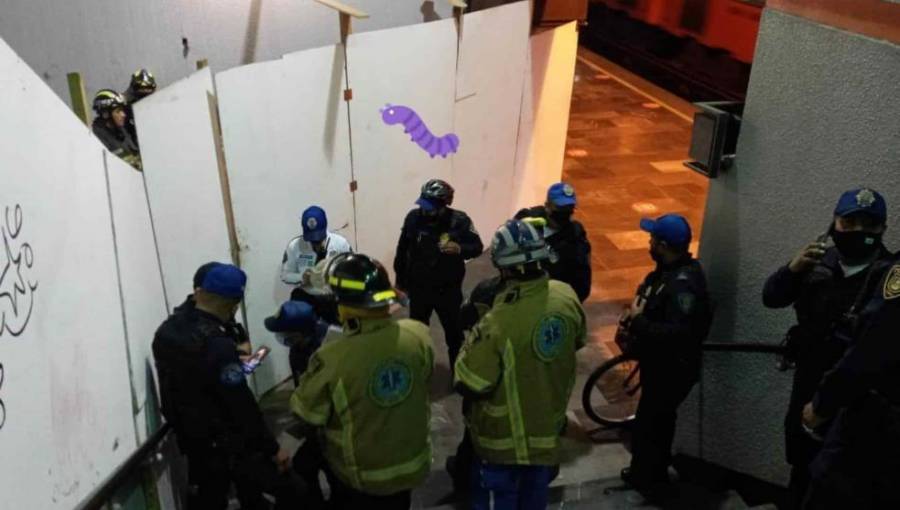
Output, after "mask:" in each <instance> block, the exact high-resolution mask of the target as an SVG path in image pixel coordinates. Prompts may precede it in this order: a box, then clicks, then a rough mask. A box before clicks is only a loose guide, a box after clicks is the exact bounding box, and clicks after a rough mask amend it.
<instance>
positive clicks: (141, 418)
mask: <svg viewBox="0 0 900 510" xmlns="http://www.w3.org/2000/svg"><path fill="white" fill-rule="evenodd" d="M105 159H106V176H107V179H108V181H109V199H110V204H111V210H112V221H113V228H114V234H115V242H116V255H117V257H118V263H119V266H118V267H119V278H120V281H121V282H122V304H123V307H124V318H125V336H126V338H127V340H128V346H129V349H128V355H129V358H130V362H131V363H130V367H131V384H132V388H133V392H134V397H133V398H134V404H135V411H136V414H135V422H136V423H135V424H136V426H137V432H138V441H139V442H143V441H144V439H146V438H147V436H148V435H149V434H151V433H152V432H153V427H154V426H155V424H157V423H159V416H154V415H153V414H154V413H155V412H156V410H155V406H154V404H153V403H154V401H155V400H154V399H155V397H156V395H155V394H154V392H155V391H156V385H155V380H154V374H155V373H156V371H155V370H154V369H153V360H152V354H151V349H150V345H151V343H152V342H153V334H154V333H155V332H156V328H157V327H159V325H160V324H161V323H162V321H163V320H165V318H166V316H167V312H166V300H165V296H164V293H163V285H162V274H161V273H160V269H159V259H158V258H157V256H156V244H155V243H154V242H153V228H152V226H151V223H150V211H149V209H148V208H147V195H146V193H145V191H144V178H143V175H142V174H141V173H140V172H138V171H136V170H134V169H133V168H131V166H129V165H128V164H127V163H125V162H124V161H122V160H120V159H119V158H117V157H115V156H113V155H111V154H109V153H107V154H106V158H105ZM148 400H149V402H148ZM148 413H149V415H148Z"/></svg>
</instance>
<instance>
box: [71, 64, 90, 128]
mask: <svg viewBox="0 0 900 510" xmlns="http://www.w3.org/2000/svg"><path fill="white" fill-rule="evenodd" d="M66 78H67V79H68V80H69V96H70V97H71V98H72V111H73V112H75V115H77V116H78V118H79V119H81V121H82V122H84V123H85V125H88V126H90V125H91V108H90V106H88V104H89V103H88V100H87V94H86V93H85V91H84V81H83V80H82V79H81V73H69V74H67V75H66Z"/></svg>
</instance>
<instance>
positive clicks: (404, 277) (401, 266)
mask: <svg viewBox="0 0 900 510" xmlns="http://www.w3.org/2000/svg"><path fill="white" fill-rule="evenodd" d="M442 241H453V242H456V243H457V244H459V246H460V249H461V251H460V253H459V254H458V255H449V254H445V253H441V250H440V247H439V245H440V243H441V242H442ZM482 251H484V246H483V245H482V244H481V238H480V237H479V236H478V232H477V231H476V230H475V227H474V225H472V220H471V219H469V216H468V215H466V213H464V212H462V211H458V210H455V209H451V208H449V207H448V208H446V209H445V210H444V211H443V212H442V213H441V214H440V215H439V216H438V217H437V219H436V220H435V221H429V220H428V219H427V218H426V217H425V216H424V215H423V214H421V213H420V211H419V210H418V209H415V210H412V211H410V212H409V214H407V215H406V220H405V221H404V222H403V230H402V231H401V232H400V240H399V242H398V243H397V254H396V256H395V258H394V271H395V272H396V275H397V287H399V288H401V289H404V290H406V291H407V292H408V294H409V316H410V318H412V319H415V320H418V321H420V322H423V323H425V324H428V323H429V321H430V319H431V313H432V312H437V314H438V318H439V319H440V321H441V326H443V328H444V337H445V339H446V341H447V349H448V351H449V354H450V363H451V366H453V363H454V361H455V360H456V356H457V354H458V353H459V349H460V347H461V346H462V340H463V338H462V329H461V327H460V323H459V310H460V306H461V305H462V302H463V295H462V282H463V278H464V277H465V274H466V266H465V261H466V260H467V259H472V258H475V257H477V256H479V255H481V252H482Z"/></svg>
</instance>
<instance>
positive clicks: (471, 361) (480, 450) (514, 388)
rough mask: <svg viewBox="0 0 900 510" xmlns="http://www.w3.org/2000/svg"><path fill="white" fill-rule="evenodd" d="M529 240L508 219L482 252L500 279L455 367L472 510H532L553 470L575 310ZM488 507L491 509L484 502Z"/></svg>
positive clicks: (530, 235)
mask: <svg viewBox="0 0 900 510" xmlns="http://www.w3.org/2000/svg"><path fill="white" fill-rule="evenodd" d="M548 259H549V252H548V250H547V247H546V245H545V244H544V240H543V238H542V237H541V235H540V234H539V233H538V231H537V230H536V229H535V228H534V227H533V226H531V225H530V224H528V223H525V222H522V221H518V220H511V221H508V222H506V224H505V225H503V226H502V227H500V229H499V230H498V231H497V233H496V234H495V235H494V239H493V242H492V245H491V260H492V261H493V263H494V265H495V266H496V267H497V268H498V269H499V270H500V275H501V279H502V280H504V283H503V285H501V287H500V291H499V293H498V294H497V296H496V298H495V299H494V302H493V306H492V307H491V309H490V311H488V312H487V314H485V315H484V316H483V317H482V318H481V320H480V321H479V322H478V323H477V324H476V325H475V327H474V328H473V329H472V330H471V332H470V334H469V336H468V337H467V339H466V344H465V346H464V348H463V352H462V353H461V354H460V358H459V359H458V360H457V362H456V384H457V387H460V388H461V390H462V391H463V394H464V395H465V396H466V398H467V400H468V405H467V406H466V407H467V409H466V424H467V426H468V429H469V434H470V435H471V439H472V444H473V446H474V447H475V453H476V460H475V465H474V466H473V469H472V483H471V495H472V508H473V509H475V510H480V509H487V508H495V509H497V510H503V509H517V510H521V509H532V508H534V509H538V508H541V509H543V508H546V506H547V488H548V486H549V484H550V481H551V479H552V478H553V476H554V474H555V473H556V468H557V466H558V465H559V462H560V459H559V451H560V437H561V435H562V433H563V432H564V429H565V426H566V422H567V420H566V406H567V404H568V402H569V394H570V393H571V391H572V386H573V384H574V383H575V351H576V350H578V349H579V348H580V347H582V346H583V345H584V339H585V335H586V328H585V317H584V310H583V309H582V307H581V303H580V302H579V300H578V296H577V295H576V294H575V291H573V290H572V288H571V287H570V286H569V285H567V284H565V283H562V282H558V281H555V280H550V279H549V277H548V275H547V273H546V271H545V269H544V264H545V263H546V262H547V260H548ZM492 500H493V506H491V502H492Z"/></svg>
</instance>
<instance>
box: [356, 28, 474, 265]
mask: <svg viewBox="0 0 900 510" xmlns="http://www.w3.org/2000/svg"><path fill="white" fill-rule="evenodd" d="M456 45H457V37H456V27H455V24H454V21H453V20H442V21H435V22H432V23H425V24H421V25H413V26H408V27H401V28H395V29H391V30H383V31H378V32H367V33H363V34H354V35H351V36H350V37H349V39H348V43H347V59H348V64H349V74H350V86H351V88H352V89H353V100H352V101H351V102H350V127H351V129H352V150H353V161H354V170H355V177H356V180H357V182H358V183H359V190H358V191H357V193H356V218H357V224H356V235H357V240H358V249H359V251H361V252H364V253H366V254H369V255H371V256H373V257H375V258H376V259H378V260H380V261H381V262H383V263H384V264H385V266H387V267H389V268H390V267H391V265H392V263H393V258H394V251H395V249H396V246H397V239H398V237H399V235H400V227H401V226H402V224H403V218H404V217H405V216H406V213H407V212H408V211H409V210H410V209H411V208H413V207H414V206H413V202H415V200H416V198H418V195H419V188H420V187H421V186H422V184H424V183H425V181H426V180H428V179H431V178H441V179H448V180H449V178H450V174H451V171H450V165H451V160H452V158H453V157H454V156H453V155H452V154H449V155H448V156H447V158H443V157H441V156H437V157H434V158H432V157H430V156H429V154H428V153H427V152H426V151H424V150H423V149H422V148H420V147H419V146H418V145H417V144H416V143H414V142H412V141H410V135H408V134H404V127H403V125H401V124H395V125H386V124H385V123H384V121H383V120H382V113H381V109H382V108H384V107H385V105H386V104H388V103H389V104H391V105H401V106H406V107H409V108H411V109H412V110H414V111H415V113H416V114H417V115H418V117H419V118H421V120H422V121H423V122H424V123H425V124H426V125H427V127H428V129H429V130H430V131H431V133H433V134H434V135H435V136H437V137H444V136H445V135H448V134H452V133H453V132H454V126H453V105H454V89H455V82H456V49H457V48H456ZM467 143H468V142H467V140H466V139H465V137H464V136H463V137H461V138H460V145H459V148H458V150H459V151H460V152H462V151H466V150H468V146H467Z"/></svg>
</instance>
